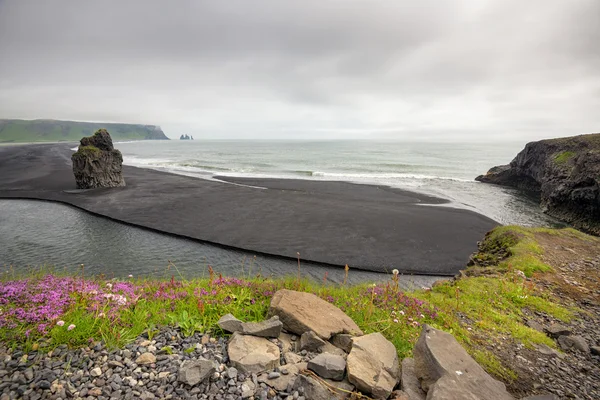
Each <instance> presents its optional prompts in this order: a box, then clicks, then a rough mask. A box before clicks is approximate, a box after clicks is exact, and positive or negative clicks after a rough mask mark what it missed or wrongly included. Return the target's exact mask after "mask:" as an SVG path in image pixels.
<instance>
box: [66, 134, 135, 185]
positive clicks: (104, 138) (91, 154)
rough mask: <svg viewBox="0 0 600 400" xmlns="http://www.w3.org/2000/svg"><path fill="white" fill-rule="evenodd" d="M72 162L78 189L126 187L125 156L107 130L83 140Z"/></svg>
mask: <svg viewBox="0 0 600 400" xmlns="http://www.w3.org/2000/svg"><path fill="white" fill-rule="evenodd" d="M71 160H72V162H73V174H74V175H75V181H76V183H77V188H78V189H94V188H100V187H118V186H125V180H124V179H123V156H122V155H121V152H120V151H119V150H117V149H115V148H114V146H113V143H112V139H111V137H110V134H109V133H108V131H107V130H106V129H99V130H98V131H96V133H94V134H93V135H92V136H88V137H84V138H82V139H81V141H80V145H79V148H78V149H77V152H75V153H74V154H73V156H72V157H71Z"/></svg>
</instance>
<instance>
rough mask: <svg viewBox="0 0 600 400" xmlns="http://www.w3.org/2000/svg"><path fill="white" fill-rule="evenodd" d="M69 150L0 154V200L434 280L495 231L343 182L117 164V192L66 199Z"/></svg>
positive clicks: (474, 217)
mask: <svg viewBox="0 0 600 400" xmlns="http://www.w3.org/2000/svg"><path fill="white" fill-rule="evenodd" d="M74 146H75V145H74V144H70V145H69V144H39V145H38V144H34V145H15V146H1V147H0V197H2V198H28V199H42V200H52V201H59V202H62V203H67V204H71V205H73V206H76V207H80V208H82V209H85V210H87V211H90V212H93V213H95V214H98V215H102V216H106V217H109V218H112V219H115V220H119V221H123V222H126V223H130V224H135V225H138V226H142V227H147V228H150V229H154V230H158V231H162V232H167V233H171V234H176V235H181V236H185V237H188V238H193V239H198V240H202V241H207V242H211V243H217V244H221V245H224V246H231V247H236V248H240V249H245V250H250V251H253V252H257V253H263V254H272V255H277V256H284V257H292V258H295V257H296V255H297V252H299V253H300V255H301V259H303V260H311V261H315V262H320V263H326V264H333V265H340V266H343V265H345V264H349V265H350V267H351V268H360V269H367V270H372V271H388V272H389V271H390V270H391V269H393V268H397V269H398V270H400V271H401V272H405V273H418V274H435V275H451V274H454V273H456V272H457V271H458V270H459V269H460V268H463V267H464V266H465V265H466V262H467V260H468V258H469V255H470V254H471V253H472V252H474V251H475V250H476V243H477V241H478V240H481V238H482V237H483V235H484V234H485V233H486V232H487V231H489V230H490V229H492V228H493V227H494V226H496V225H497V224H496V223H495V222H494V221H492V220H490V219H489V218H486V217H484V216H482V215H480V214H477V213H474V212H471V211H467V210H462V209H456V208H451V207H445V206H439V205H440V204H443V203H444V202H445V201H444V200H441V199H437V198H433V197H429V196H425V195H421V194H417V193H413V192H408V191H403V190H399V189H393V188H389V187H382V186H369V185H356V184H351V183H343V182H323V181H308V180H283V179H249V178H244V179H243V178H221V179H223V180H226V181H228V182H231V183H237V184H230V183H225V182H216V181H208V180H202V179H197V178H191V177H186V176H180V175H174V174H170V173H165V172H160V171H154V170H150V169H141V168H135V167H130V166H124V168H123V171H124V176H125V182H126V184H127V186H126V187H124V188H113V189H96V190H89V191H83V192H69V191H72V190H75V189H76V187H75V179H74V177H73V173H72V170H71V160H70V156H71V154H72V151H71V150H69V148H72V147H74ZM251 186H258V187H260V188H255V187H251ZM432 205H436V206H432ZM107 250H110V249H107Z"/></svg>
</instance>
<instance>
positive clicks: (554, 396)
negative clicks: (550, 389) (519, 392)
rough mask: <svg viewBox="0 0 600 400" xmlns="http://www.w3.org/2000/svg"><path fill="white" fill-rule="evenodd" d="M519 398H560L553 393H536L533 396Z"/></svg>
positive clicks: (537, 399)
mask: <svg viewBox="0 0 600 400" xmlns="http://www.w3.org/2000/svg"><path fill="white" fill-rule="evenodd" d="M521 400H560V398H559V397H558V396H556V395H553V394H536V395H534V396H527V397H523V398H522V399H521Z"/></svg>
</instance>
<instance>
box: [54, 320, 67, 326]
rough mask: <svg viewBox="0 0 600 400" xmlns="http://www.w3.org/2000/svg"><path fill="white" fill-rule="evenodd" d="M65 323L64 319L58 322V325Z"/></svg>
mask: <svg viewBox="0 0 600 400" xmlns="http://www.w3.org/2000/svg"><path fill="white" fill-rule="evenodd" d="M64 324H65V321H63V320H60V321H58V322H57V323H56V325H58V326H63V325H64Z"/></svg>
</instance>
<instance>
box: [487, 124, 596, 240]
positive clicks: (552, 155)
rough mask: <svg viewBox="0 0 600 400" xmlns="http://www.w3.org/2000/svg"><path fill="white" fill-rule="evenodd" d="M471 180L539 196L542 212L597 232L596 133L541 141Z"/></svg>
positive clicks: (528, 145)
mask: <svg viewBox="0 0 600 400" xmlns="http://www.w3.org/2000/svg"><path fill="white" fill-rule="evenodd" d="M475 180H477V181H480V182H484V183H493V184H497V185H504V186H512V187H515V188H518V189H521V190H524V191H527V192H530V193H535V194H537V195H539V198H540V205H541V207H542V209H543V210H544V212H546V213H547V214H549V215H552V216H554V217H556V218H558V219H561V220H563V221H565V222H568V223H570V224H572V225H573V226H574V227H576V228H578V229H581V230H583V231H586V232H588V233H591V234H594V235H600V134H598V133H596V134H591V135H580V136H573V137H568V138H560V139H549V140H541V141H539V142H531V143H528V144H527V145H526V146H525V149H523V150H522V151H521V152H520V153H519V154H517V156H516V157H515V159H514V160H512V161H511V163H510V164H509V165H502V166H498V167H494V168H492V169H490V170H489V171H488V173H487V174H485V175H481V176H478V177H477V178H475Z"/></svg>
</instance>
